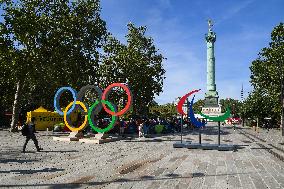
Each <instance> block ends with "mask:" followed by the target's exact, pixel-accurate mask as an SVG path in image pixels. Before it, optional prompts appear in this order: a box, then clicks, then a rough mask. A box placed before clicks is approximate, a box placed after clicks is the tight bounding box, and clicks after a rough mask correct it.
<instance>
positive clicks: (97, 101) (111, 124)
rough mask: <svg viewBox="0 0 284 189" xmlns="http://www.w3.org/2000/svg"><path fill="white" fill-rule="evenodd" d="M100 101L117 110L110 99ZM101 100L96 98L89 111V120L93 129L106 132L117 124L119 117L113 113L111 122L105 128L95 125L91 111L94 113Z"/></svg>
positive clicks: (112, 109)
mask: <svg viewBox="0 0 284 189" xmlns="http://www.w3.org/2000/svg"><path fill="white" fill-rule="evenodd" d="M100 101H101V102H102V103H103V104H106V105H107V106H108V107H109V108H110V109H111V111H113V112H115V109H114V107H113V105H112V104H111V103H110V102H109V101H106V100H100ZM100 101H99V100H96V102H95V103H94V104H93V105H92V106H91V107H90V109H89V111H88V121H89V123H90V126H91V127H92V129H94V130H95V131H97V132H98V133H105V132H107V131H109V130H111V129H112V128H113V125H114V124H115V122H116V120H117V117H116V116H115V115H112V116H111V122H110V124H109V125H108V126H107V127H106V128H104V129H101V128H99V127H97V126H95V125H94V124H93V121H92V119H91V113H92V111H93V109H94V108H95V107H96V106H97V105H98V104H99V103H100Z"/></svg>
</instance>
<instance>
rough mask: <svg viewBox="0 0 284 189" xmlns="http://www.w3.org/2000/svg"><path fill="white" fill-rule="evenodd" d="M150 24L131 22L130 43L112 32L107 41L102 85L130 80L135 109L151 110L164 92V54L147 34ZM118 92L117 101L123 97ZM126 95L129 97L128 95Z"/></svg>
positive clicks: (141, 112) (101, 68)
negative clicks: (155, 97) (142, 24)
mask: <svg viewBox="0 0 284 189" xmlns="http://www.w3.org/2000/svg"><path fill="white" fill-rule="evenodd" d="M145 32H146V27H142V26H141V27H135V26H134V25H133V24H131V23H130V24H128V34H127V35H126V39H127V44H122V43H121V42H119V41H118V40H117V39H115V38H114V37H113V36H109V38H108V39H107V42H106V44H105V45H104V52H105V54H104V55H103V60H102V64H101V65H100V74H101V76H102V78H101V81H100V85H102V86H104V87H105V86H107V85H109V84H110V83H113V82H122V83H127V84H128V85H129V86H130V88H131V91H132V95H133V99H134V102H133V113H134V114H147V113H148V107H149V105H150V103H151V102H152V101H153V99H154V96H155V95H159V93H160V92H162V86H163V79H164V78H165V77H164V74H165V70H164V69H163V66H162V61H163V59H164V57H163V56H162V55H161V54H159V53H158V49H156V47H155V45H154V42H153V39H152V38H150V37H146V36H145ZM122 97H123V96H122V94H121V95H120V96H119V95H116V97H113V98H116V99H115V100H116V102H118V99H120V98H122ZM124 98H125V97H124Z"/></svg>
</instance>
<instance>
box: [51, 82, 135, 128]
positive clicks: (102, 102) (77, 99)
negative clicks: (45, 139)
mask: <svg viewBox="0 0 284 189" xmlns="http://www.w3.org/2000/svg"><path fill="white" fill-rule="evenodd" d="M113 87H121V88H123V89H124V90H125V92H126V94H127V104H126V106H125V107H124V108H123V109H122V110H121V111H119V112H117V110H116V108H115V106H114V105H112V104H111V103H110V102H109V101H107V100H106V98H107V97H108V95H109V93H110V90H111V89H112V88H113ZM88 89H95V90H96V92H97V93H98V95H99V98H98V99H97V100H96V101H95V103H94V104H93V105H92V106H91V107H90V108H88V106H87V105H86V104H85V103H83V102H82V101H83V97H84V94H85V93H86V91H87V90H88ZM64 90H69V91H70V92H71V93H72V95H73V100H74V101H73V102H71V103H70V104H69V105H68V106H67V107H66V109H65V110H64V111H63V112H62V111H61V110H60V107H59V98H60V96H61V95H62V93H63V91H64ZM76 104H77V105H80V106H81V107H82V108H83V110H84V112H85V113H86V114H85V120H84V122H83V124H82V125H81V126H79V127H78V128H74V127H72V126H70V124H69V123H68V117H67V116H68V115H69V114H70V113H72V111H73V110H74V109H75V108H76ZM131 104H132V94H131V91H130V89H129V88H128V86H126V85H125V84H123V83H113V84H111V85H109V86H108V87H107V88H106V89H105V90H104V92H102V90H101V89H100V88H99V87H97V86H94V85H86V86H84V87H82V88H81V89H80V91H79V93H78V94H77V92H76V91H75V90H74V89H73V88H71V87H61V88H60V89H59V90H58V91H57V92H56V94H55V96H54V107H55V110H56V111H57V112H58V113H59V114H60V115H63V116H64V122H65V124H66V126H67V127H68V128H69V129H70V130H71V131H81V130H83V129H84V128H86V127H87V126H88V125H89V124H90V126H91V127H92V128H93V129H94V130H95V131H97V132H100V133H104V132H107V131H109V130H110V129H112V128H113V125H114V123H115V122H116V120H117V116H120V115H123V114H125V113H126V112H127V111H128V110H129V108H130V106H131ZM106 105H107V106H108V107H109V108H110V109H111V110H109V109H108V108H107V107H106ZM70 107H71V108H70ZM102 108H104V110H105V111H106V112H107V113H108V114H110V115H112V121H111V123H110V124H109V125H108V126H107V127H106V128H104V129H100V128H98V127H96V126H95V125H94V124H93V121H92V120H94V116H95V115H98V113H99V112H100V111H101V109H102ZM88 123H89V124H88Z"/></svg>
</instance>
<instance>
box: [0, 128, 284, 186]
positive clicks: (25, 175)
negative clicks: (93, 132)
mask: <svg viewBox="0 0 284 189" xmlns="http://www.w3.org/2000/svg"><path fill="white" fill-rule="evenodd" d="M0 135H1V136H0V140H1V151H0V152H1V156H0V167H1V170H0V188H8V187H11V188H109V189H115V188H134V189H135V188H154V189H157V188H161V189H164V188H197V189H199V188H218V189H219V188H243V189H249V188H257V189H262V188H271V189H274V188H284V162H283V161H284V160H283V157H284V139H283V138H284V137H281V135H280V131H279V130H270V131H269V132H267V131H265V130H260V132H259V133H256V132H254V131H253V130H252V129H251V128H247V127H242V126H238V128H237V129H236V130H235V131H234V130H233V128H232V127H231V126H225V127H223V126H222V137H221V143H223V144H235V145H239V146H238V149H237V150H236V151H235V152H232V151H216V150H199V149H191V150H189V149H185V148H173V147H172V146H173V143H174V142H177V141H179V140H180V136H179V135H178V134H175V135H163V136H155V137H151V138H143V139H137V138H132V139H130V138H128V139H124V140H120V141H116V142H110V143H105V144H100V145H98V144H85V143H79V142H60V141H53V140H52V137H53V136H54V134H53V133H52V132H45V131H44V132H39V133H38V134H37V136H38V139H39V143H40V145H41V147H43V149H44V151H43V152H36V151H35V147H34V144H33V142H32V141H30V142H29V144H28V146H27V153H25V154H23V153H21V150H22V145H23V143H24V140H25V139H24V137H23V136H21V135H20V133H9V132H8V131H5V130H3V131H0ZM183 138H184V141H193V142H198V132H196V131H190V132H187V133H186V134H185V135H184V136H183ZM202 142H204V143H217V127H216V126H215V125H212V124H209V126H208V127H207V128H205V130H204V131H203V135H202Z"/></svg>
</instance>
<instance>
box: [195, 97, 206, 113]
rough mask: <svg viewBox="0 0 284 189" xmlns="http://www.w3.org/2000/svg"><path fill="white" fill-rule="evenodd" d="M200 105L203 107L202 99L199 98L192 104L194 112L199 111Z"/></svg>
mask: <svg viewBox="0 0 284 189" xmlns="http://www.w3.org/2000/svg"><path fill="white" fill-rule="evenodd" d="M202 107H204V99H199V100H197V101H196V102H195V103H194V104H193V106H192V109H193V111H194V113H198V112H201V110H202Z"/></svg>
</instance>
